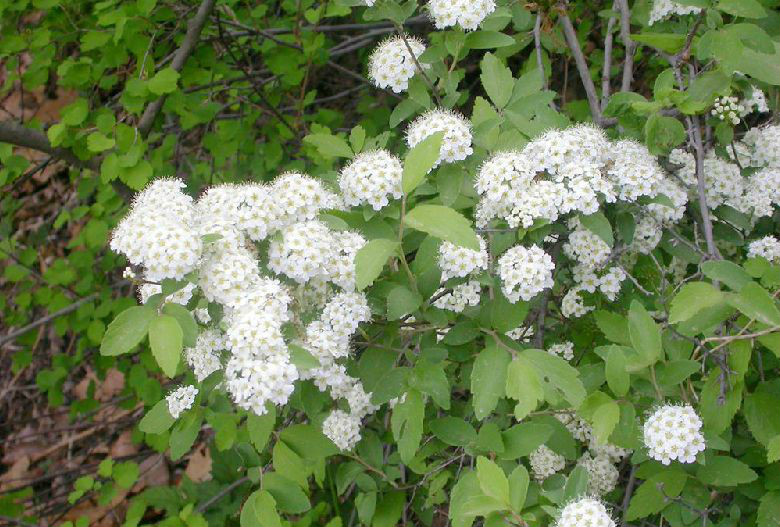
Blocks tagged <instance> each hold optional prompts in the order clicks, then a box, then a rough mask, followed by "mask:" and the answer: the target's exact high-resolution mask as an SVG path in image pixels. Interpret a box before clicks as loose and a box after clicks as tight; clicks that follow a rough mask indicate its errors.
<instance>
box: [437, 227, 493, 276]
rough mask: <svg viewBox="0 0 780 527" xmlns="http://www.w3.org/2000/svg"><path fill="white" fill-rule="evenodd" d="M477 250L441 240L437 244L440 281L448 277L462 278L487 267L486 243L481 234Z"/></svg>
mask: <svg viewBox="0 0 780 527" xmlns="http://www.w3.org/2000/svg"><path fill="white" fill-rule="evenodd" d="M478 239H479V250H478V251H475V250H473V249H467V248H466V247H461V246H459V245H455V244H454V243H450V242H447V241H445V242H442V244H441V245H440V246H439V268H440V269H441V281H442V282H445V281H447V280H449V279H450V278H463V277H465V276H468V275H470V274H472V273H475V272H477V271H480V270H485V269H487V267H488V252H487V244H486V243H485V240H484V238H482V237H481V236H480V237H478Z"/></svg>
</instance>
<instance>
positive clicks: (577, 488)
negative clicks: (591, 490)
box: [563, 465, 588, 503]
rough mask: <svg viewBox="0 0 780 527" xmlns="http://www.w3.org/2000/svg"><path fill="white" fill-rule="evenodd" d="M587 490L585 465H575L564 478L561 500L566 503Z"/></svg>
mask: <svg viewBox="0 0 780 527" xmlns="http://www.w3.org/2000/svg"><path fill="white" fill-rule="evenodd" d="M587 492H588V471H587V470H585V467H582V466H580V465H577V466H576V467H574V469H572V471H571V472H570V473H569V477H567V478H566V486H565V487H564V489H563V501H564V502H566V503H568V502H571V501H574V500H576V499H577V498H579V497H580V496H583V495H584V494H585V493H587Z"/></svg>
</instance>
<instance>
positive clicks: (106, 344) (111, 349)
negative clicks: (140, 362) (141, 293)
mask: <svg viewBox="0 0 780 527" xmlns="http://www.w3.org/2000/svg"><path fill="white" fill-rule="evenodd" d="M154 317H155V312H154V309H152V308H150V307H147V306H135V307H131V308H128V309H125V310H124V311H122V312H121V313H119V314H118V315H117V316H116V318H115V319H114V320H112V321H111V323H110V324H109V325H108V328H107V329H106V332H105V334H104V335H103V341H102V342H101V343H100V354H101V355H110V356H114V355H122V354H123V353H128V352H130V351H131V350H132V349H133V348H134V347H136V346H137V345H138V344H139V343H140V342H141V341H142V340H143V339H144V337H146V333H147V332H148V330H149V324H150V323H151V322H152V320H153V319H154Z"/></svg>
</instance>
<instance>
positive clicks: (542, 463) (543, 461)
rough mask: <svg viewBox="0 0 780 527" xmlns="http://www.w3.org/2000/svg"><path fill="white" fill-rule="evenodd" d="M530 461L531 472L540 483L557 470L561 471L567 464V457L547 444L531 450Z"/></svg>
mask: <svg viewBox="0 0 780 527" xmlns="http://www.w3.org/2000/svg"><path fill="white" fill-rule="evenodd" d="M528 462H529V463H530V465H531V473H532V474H533V475H534V478H535V479H536V481H538V482H539V483H541V482H542V481H544V480H545V479H547V478H549V477H550V476H552V475H553V474H555V473H556V472H560V471H561V470H563V468H564V467H565V466H566V459H564V457H563V456H562V455H560V454H556V453H555V452H553V451H552V450H550V448H548V447H547V446H546V445H541V446H540V447H539V448H537V449H536V450H534V451H533V452H531V454H530V455H529V456H528Z"/></svg>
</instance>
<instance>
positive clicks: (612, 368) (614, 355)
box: [605, 346, 630, 397]
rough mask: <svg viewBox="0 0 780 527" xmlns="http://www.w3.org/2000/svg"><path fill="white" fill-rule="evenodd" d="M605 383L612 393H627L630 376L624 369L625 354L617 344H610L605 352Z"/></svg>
mask: <svg viewBox="0 0 780 527" xmlns="http://www.w3.org/2000/svg"><path fill="white" fill-rule="evenodd" d="M605 372H606V376H607V384H608V385H609V389H610V390H612V393H614V394H615V395H617V396H618V397H622V396H624V395H626V394H627V393H628V388H629V383H630V376H629V373H628V371H627V370H626V356H625V355H624V354H623V350H622V349H620V347H619V346H610V347H609V352H607V359H606V368H605Z"/></svg>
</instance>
